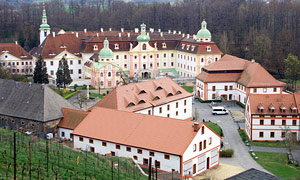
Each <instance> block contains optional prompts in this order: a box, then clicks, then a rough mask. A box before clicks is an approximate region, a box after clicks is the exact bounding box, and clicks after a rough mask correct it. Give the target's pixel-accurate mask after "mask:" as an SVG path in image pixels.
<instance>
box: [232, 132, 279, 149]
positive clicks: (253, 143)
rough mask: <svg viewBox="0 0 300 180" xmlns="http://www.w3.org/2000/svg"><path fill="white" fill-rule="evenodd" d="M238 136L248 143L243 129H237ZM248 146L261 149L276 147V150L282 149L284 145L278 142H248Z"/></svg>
mask: <svg viewBox="0 0 300 180" xmlns="http://www.w3.org/2000/svg"><path fill="white" fill-rule="evenodd" d="M238 131H239V134H240V136H241V138H242V140H243V141H244V142H245V141H249V138H248V136H247V135H246V133H245V130H244V129H239V130H238ZM249 144H250V145H252V146H263V147H277V148H284V147H285V146H284V143H282V142H280V141H249Z"/></svg>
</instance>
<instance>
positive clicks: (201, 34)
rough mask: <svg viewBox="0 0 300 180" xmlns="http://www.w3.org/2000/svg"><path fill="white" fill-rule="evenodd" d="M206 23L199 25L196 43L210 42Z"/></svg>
mask: <svg viewBox="0 0 300 180" xmlns="http://www.w3.org/2000/svg"><path fill="white" fill-rule="evenodd" d="M206 26H207V23H206V21H205V20H203V21H202V23H201V29H200V30H199V31H198V33H197V41H198V42H210V41H211V34H210V32H209V30H208V29H207V28H206Z"/></svg>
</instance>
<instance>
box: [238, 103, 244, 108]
mask: <svg viewBox="0 0 300 180" xmlns="http://www.w3.org/2000/svg"><path fill="white" fill-rule="evenodd" d="M236 104H237V105H239V106H241V107H242V108H245V105H244V104H243V103H241V102H236Z"/></svg>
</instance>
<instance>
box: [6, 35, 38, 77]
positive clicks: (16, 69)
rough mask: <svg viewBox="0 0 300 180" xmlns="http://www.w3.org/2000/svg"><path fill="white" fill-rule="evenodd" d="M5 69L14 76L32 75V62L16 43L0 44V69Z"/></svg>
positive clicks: (28, 55)
mask: <svg viewBox="0 0 300 180" xmlns="http://www.w3.org/2000/svg"><path fill="white" fill-rule="evenodd" d="M1 66H2V67H5V68H6V69H8V70H10V71H11V72H12V73H14V74H33V70H34V66H35V64H34V61H33V58H32V56H31V55H30V54H29V53H28V52H27V51H25V50H24V49H23V48H22V47H21V46H20V45H19V44H18V42H17V41H16V42H15V43H0V67H1Z"/></svg>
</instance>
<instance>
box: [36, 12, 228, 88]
mask: <svg viewBox="0 0 300 180" xmlns="http://www.w3.org/2000/svg"><path fill="white" fill-rule="evenodd" d="M106 40H107V41H106ZM40 43H41V44H40V45H39V46H38V47H36V48H34V49H32V50H31V52H30V53H31V55H32V56H33V57H34V58H35V59H36V58H37V57H38V56H39V55H41V56H42V57H43V58H44V60H45V62H46V66H47V70H48V74H49V75H50V76H51V78H52V80H53V81H54V82H55V79H56V75H55V73H56V71H57V68H58V64H59V60H60V59H61V58H62V57H65V58H66V59H67V60H68V64H69V69H70V73H71V77H72V79H73V80H74V82H73V84H75V83H77V84H79V85H80V84H83V83H85V84H92V85H93V86H94V87H95V88H99V87H100V88H112V87H115V86H117V85H118V84H119V83H120V81H121V79H120V76H121V75H123V76H127V77H129V76H130V77H135V78H142V79H150V78H155V77H156V76H157V75H159V74H160V75H169V76H173V77H190V78H192V77H195V76H196V75H197V74H199V73H200V72H201V68H202V67H204V66H206V65H209V64H211V63H213V62H215V61H218V60H219V59H220V58H221V54H222V52H221V51H220V50H219V48H218V47H217V45H216V44H215V43H214V42H213V41H212V36H211V33H210V32H209V30H208V29H207V23H206V22H205V21H203V22H202V27H201V29H200V30H199V31H198V32H197V34H196V35H189V34H184V33H181V32H180V31H176V30H173V31H171V30H169V31H168V32H162V31H161V30H160V29H158V30H154V29H153V28H150V29H149V30H147V28H146V25H145V24H142V25H141V27H140V29H139V28H135V29H134V30H132V31H131V30H124V29H123V28H121V30H119V31H116V30H112V29H111V28H109V30H104V29H103V28H100V31H87V29H84V31H64V30H60V31H56V32H54V31H52V32H51V29H50V25H48V24H47V16H46V11H45V10H44V11H43V17H42V24H41V26H40Z"/></svg>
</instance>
